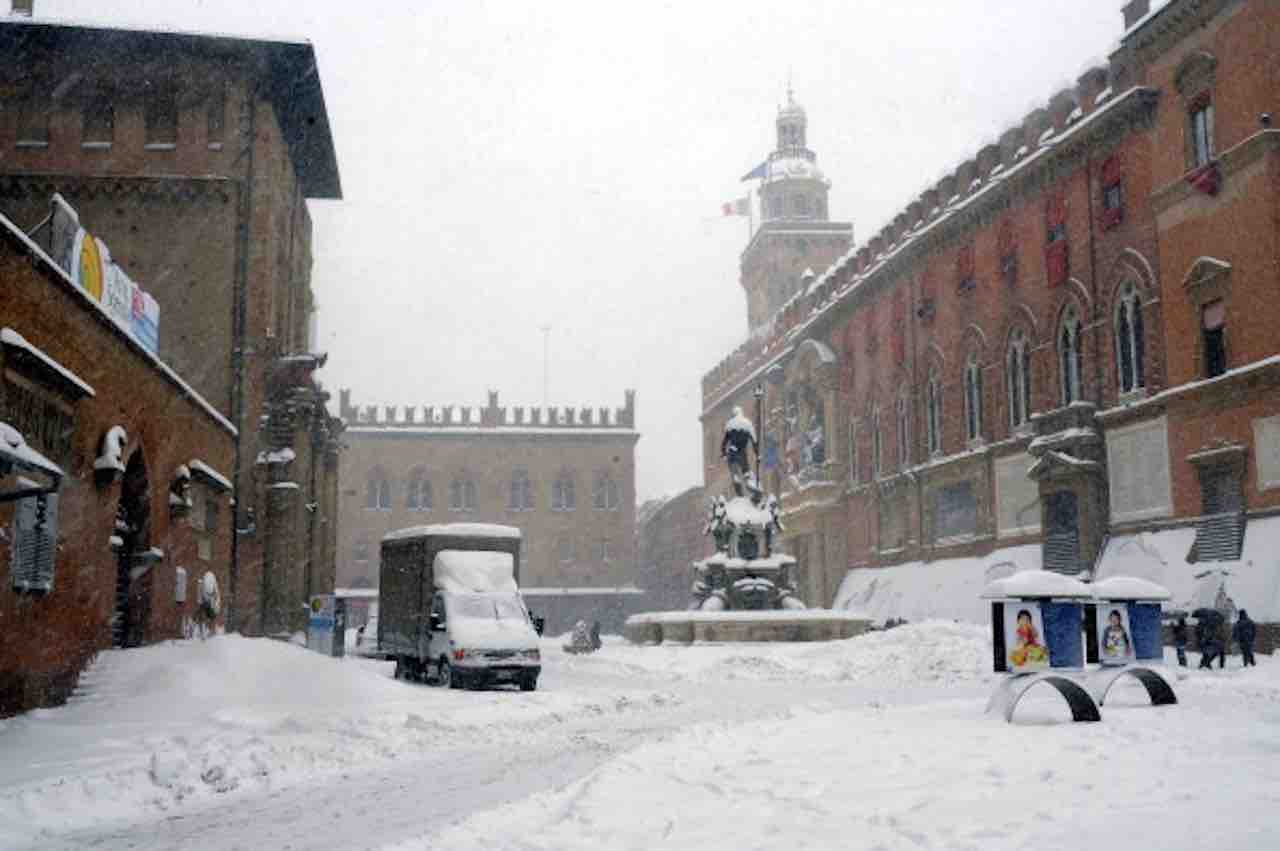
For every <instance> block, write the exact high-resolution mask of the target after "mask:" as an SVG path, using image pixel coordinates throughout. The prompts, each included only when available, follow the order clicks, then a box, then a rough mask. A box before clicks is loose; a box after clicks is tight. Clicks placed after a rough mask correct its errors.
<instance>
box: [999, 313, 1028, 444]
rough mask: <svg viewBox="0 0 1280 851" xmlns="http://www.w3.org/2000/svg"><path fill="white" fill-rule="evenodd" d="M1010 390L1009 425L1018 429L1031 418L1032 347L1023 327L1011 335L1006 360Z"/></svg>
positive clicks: (1006, 373) (1006, 375) (1006, 374)
mask: <svg viewBox="0 0 1280 851" xmlns="http://www.w3.org/2000/svg"><path fill="white" fill-rule="evenodd" d="M1005 377H1006V379H1007V384H1008V387H1007V389H1008V392H1009V426H1010V427H1011V428H1013V429H1015V430H1016V429H1018V428H1020V427H1022V426H1024V425H1026V424H1027V421H1028V420H1029V419H1031V347H1030V346H1029V345H1027V335H1026V332H1024V331H1023V330H1022V329H1021V328H1018V329H1017V330H1015V331H1014V332H1013V333H1012V334H1010V335H1009V352H1008V356H1007V358H1006V362H1005Z"/></svg>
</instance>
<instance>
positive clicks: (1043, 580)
mask: <svg viewBox="0 0 1280 851" xmlns="http://www.w3.org/2000/svg"><path fill="white" fill-rule="evenodd" d="M982 596H983V598H984V599H989V600H991V601H992V602H991V639H992V641H991V643H992V648H993V650H994V658H993V667H994V670H995V671H996V672H997V673H1003V674H1005V675H1006V676H1005V677H1004V678H1003V679H1002V680H1001V682H1000V684H999V685H998V686H996V689H995V691H994V692H992V694H991V699H990V700H989V701H988V702H987V713H988V714H989V715H995V714H999V715H1003V716H1004V719H1005V720H1006V721H1012V720H1013V711H1014V709H1015V708H1016V707H1017V705H1018V701H1019V700H1021V699H1022V696H1023V695H1024V694H1026V693H1027V691H1028V690H1029V689H1031V687H1032V686H1036V685H1039V684H1040V683H1047V684H1049V685H1051V686H1053V688H1055V689H1056V690H1057V691H1058V693H1059V694H1061V695H1062V697H1063V698H1064V699H1065V700H1066V701H1067V705H1068V706H1069V707H1070V708H1071V718H1072V720H1073V721H1101V720H1102V715H1101V713H1100V712H1099V711H1098V704H1097V702H1096V701H1095V699H1094V698H1093V696H1092V695H1091V694H1090V693H1089V691H1087V690H1086V689H1085V688H1084V687H1083V686H1081V685H1080V684H1079V683H1078V682H1076V681H1075V680H1074V679H1073V678H1072V677H1071V676H1069V674H1079V673H1081V672H1082V671H1083V670H1084V665H1085V647H1084V641H1083V640H1082V633H1083V629H1084V619H1085V606H1086V604H1089V603H1092V601H1093V594H1092V592H1091V591H1090V589H1089V586H1087V585H1085V584H1084V583H1083V582H1080V581H1079V580H1076V579H1072V578H1071V577H1069V576H1063V575H1062V574H1060V573H1050V572H1048V571H1044V570H1027V571H1023V572H1021V573H1015V574H1014V575H1012V576H1009V577H1007V578H1005V579H999V580H996V581H995V582H992V583H990V584H989V585H987V587H986V588H985V589H984V590H983V592H982Z"/></svg>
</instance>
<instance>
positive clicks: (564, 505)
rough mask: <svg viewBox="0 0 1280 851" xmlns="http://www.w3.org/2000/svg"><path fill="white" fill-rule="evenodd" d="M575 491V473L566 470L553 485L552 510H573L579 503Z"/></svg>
mask: <svg viewBox="0 0 1280 851" xmlns="http://www.w3.org/2000/svg"><path fill="white" fill-rule="evenodd" d="M573 491H574V488H573V473H571V472H569V471H567V470H566V471H565V472H563V473H561V474H560V475H559V476H557V477H556V480H555V482H553V483H552V485H551V510H552V511H573V510H574V508H576V507H577V505H578V499H577V497H576V496H575V495H574V492H573Z"/></svg>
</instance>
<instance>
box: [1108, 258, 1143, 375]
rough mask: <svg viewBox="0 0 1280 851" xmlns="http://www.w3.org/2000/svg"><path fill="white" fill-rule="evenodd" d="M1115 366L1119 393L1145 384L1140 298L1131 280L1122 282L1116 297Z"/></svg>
mask: <svg viewBox="0 0 1280 851" xmlns="http://www.w3.org/2000/svg"><path fill="white" fill-rule="evenodd" d="M1115 331H1116V369H1117V370H1118V372H1119V377H1120V392H1121V393H1130V392H1132V391H1134V390H1139V389H1141V388H1142V387H1145V386H1146V376H1145V375H1143V363H1142V360H1143V354H1144V347H1145V343H1144V340H1143V331H1142V298H1141V296H1140V294H1139V293H1138V288H1137V287H1136V286H1134V284H1133V282H1132V281H1127V282H1125V284H1124V286H1122V287H1121V288H1120V296H1119V298H1117V299H1116V315H1115Z"/></svg>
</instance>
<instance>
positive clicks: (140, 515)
mask: <svg viewBox="0 0 1280 851" xmlns="http://www.w3.org/2000/svg"><path fill="white" fill-rule="evenodd" d="M112 545H113V547H114V549H115V554H116V595H115V607H114V609H113V611H112V615H111V644H112V645H113V646H115V647H137V646H138V645H139V644H141V643H142V639H143V626H144V625H145V624H146V620H147V618H146V615H147V612H146V611H144V609H145V608H146V605H147V603H148V601H149V600H150V595H149V594H145V593H140V592H141V591H143V588H141V587H139V586H140V585H142V583H139V582H138V581H137V580H138V579H139V578H141V574H139V572H138V570H137V565H138V563H139V561H140V559H139V556H145V555H146V554H148V553H149V551H150V549H151V485H150V482H149V481H148V478H147V462H146V459H145V458H143V456H142V450H141V449H135V450H134V451H133V454H132V455H130V456H129V462H128V464H126V465H125V470H124V476H123V478H122V479H121V482H120V503H119V505H118V506H117V507H116V523H115V533H114V535H113V537H112ZM144 563H145V562H144ZM143 572H145V570H144V571H143Z"/></svg>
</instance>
